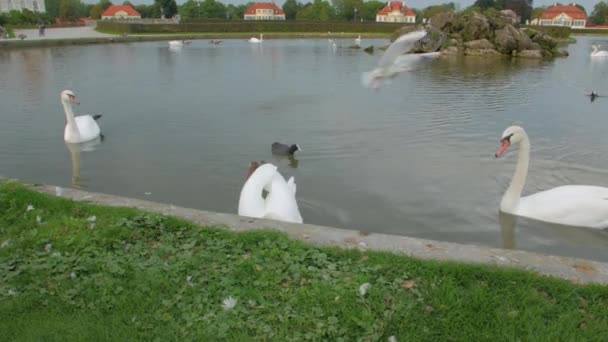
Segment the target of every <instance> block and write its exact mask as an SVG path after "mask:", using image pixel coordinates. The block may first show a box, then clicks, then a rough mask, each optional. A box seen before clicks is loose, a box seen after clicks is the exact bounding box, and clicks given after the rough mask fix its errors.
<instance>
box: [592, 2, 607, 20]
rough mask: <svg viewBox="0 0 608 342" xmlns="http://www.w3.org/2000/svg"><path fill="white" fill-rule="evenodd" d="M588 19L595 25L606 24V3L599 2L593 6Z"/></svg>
mask: <svg viewBox="0 0 608 342" xmlns="http://www.w3.org/2000/svg"><path fill="white" fill-rule="evenodd" d="M589 19H590V20H591V22H593V23H594V24H596V25H602V24H605V23H606V22H608V2H606V1H600V2H598V3H597V4H595V6H594V7H593V12H591V16H590V17H589Z"/></svg>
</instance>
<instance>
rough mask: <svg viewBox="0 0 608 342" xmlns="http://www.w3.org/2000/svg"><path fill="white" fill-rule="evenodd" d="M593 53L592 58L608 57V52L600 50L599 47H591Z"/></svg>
mask: <svg viewBox="0 0 608 342" xmlns="http://www.w3.org/2000/svg"><path fill="white" fill-rule="evenodd" d="M591 48H592V49H593V52H592V53H591V57H608V51H605V50H600V49H599V47H598V46H597V45H595V44H594V45H591Z"/></svg>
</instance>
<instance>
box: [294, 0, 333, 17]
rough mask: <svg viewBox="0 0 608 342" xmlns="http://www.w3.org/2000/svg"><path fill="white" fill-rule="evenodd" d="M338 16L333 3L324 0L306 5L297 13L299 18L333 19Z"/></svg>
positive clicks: (316, 0) (317, 0)
mask: <svg viewBox="0 0 608 342" xmlns="http://www.w3.org/2000/svg"><path fill="white" fill-rule="evenodd" d="M335 17H336V13H335V10H334V8H333V7H332V6H331V4H330V3H329V2H327V1H323V0H315V2H313V3H312V4H311V3H308V4H306V5H304V8H302V9H301V10H300V11H298V13H297V14H296V19H298V20H332V19H334V18H335Z"/></svg>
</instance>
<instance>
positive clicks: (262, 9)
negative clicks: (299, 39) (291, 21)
mask: <svg viewBox="0 0 608 342" xmlns="http://www.w3.org/2000/svg"><path fill="white" fill-rule="evenodd" d="M243 19H245V20H285V12H283V10H282V9H281V8H280V7H279V6H277V5H276V4H275V3H273V2H254V3H253V4H251V6H249V7H247V9H246V10H245V14H244V17H243Z"/></svg>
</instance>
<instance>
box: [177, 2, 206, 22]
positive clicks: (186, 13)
mask: <svg viewBox="0 0 608 342" xmlns="http://www.w3.org/2000/svg"><path fill="white" fill-rule="evenodd" d="M199 6H200V2H198V1H194V0H188V1H186V2H184V4H183V5H181V6H179V8H178V10H177V11H178V12H179V15H180V16H181V17H182V18H199V17H200V18H205V17H204V16H203V13H200V7H199Z"/></svg>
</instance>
